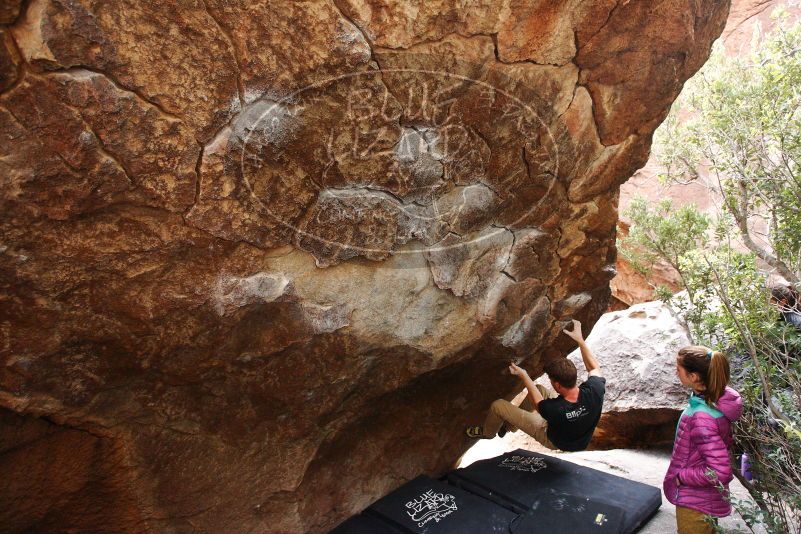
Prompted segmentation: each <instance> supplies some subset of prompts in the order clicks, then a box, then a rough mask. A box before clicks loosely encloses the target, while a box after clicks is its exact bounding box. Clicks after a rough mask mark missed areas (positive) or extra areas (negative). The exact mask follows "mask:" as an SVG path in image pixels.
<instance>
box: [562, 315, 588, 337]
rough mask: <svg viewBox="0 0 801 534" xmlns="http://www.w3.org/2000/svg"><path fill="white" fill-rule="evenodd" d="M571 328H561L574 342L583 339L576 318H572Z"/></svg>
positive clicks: (579, 324)
mask: <svg viewBox="0 0 801 534" xmlns="http://www.w3.org/2000/svg"><path fill="white" fill-rule="evenodd" d="M572 326H573V330H567V329H565V330H562V332H564V333H565V334H566V335H567V336H568V337H569V338H570V339H572V340H573V341H575V342H576V343H581V342H582V341H584V336H583V335H581V323H580V322H578V321H577V320H575V319H573V325H572Z"/></svg>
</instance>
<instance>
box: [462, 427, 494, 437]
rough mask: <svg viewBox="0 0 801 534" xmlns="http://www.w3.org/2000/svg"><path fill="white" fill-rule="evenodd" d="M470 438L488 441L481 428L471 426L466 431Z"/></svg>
mask: <svg viewBox="0 0 801 534" xmlns="http://www.w3.org/2000/svg"><path fill="white" fill-rule="evenodd" d="M464 433H465V434H467V437H468V438H473V439H488V438H487V437H486V436H485V435H484V430H483V429H482V428H481V427H480V426H469V427H467V428H466V429H465V431H464Z"/></svg>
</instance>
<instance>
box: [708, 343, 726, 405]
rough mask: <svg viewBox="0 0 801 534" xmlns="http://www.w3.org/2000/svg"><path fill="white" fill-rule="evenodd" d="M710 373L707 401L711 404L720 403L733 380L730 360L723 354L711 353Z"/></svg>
mask: <svg viewBox="0 0 801 534" xmlns="http://www.w3.org/2000/svg"><path fill="white" fill-rule="evenodd" d="M710 352H711V353H712V354H711V356H710V357H709V371H708V372H707V377H706V401H707V403H709V404H713V403H716V402H718V399H719V398H720V397H721V396H722V395H723V392H724V391H725V390H726V386H727V385H728V384H729V379H730V378H731V370H730V369H729V359H728V358H727V357H726V355H725V354H723V353H722V352H717V351H710Z"/></svg>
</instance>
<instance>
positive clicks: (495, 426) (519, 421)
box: [482, 384, 558, 450]
mask: <svg viewBox="0 0 801 534" xmlns="http://www.w3.org/2000/svg"><path fill="white" fill-rule="evenodd" d="M537 389H538V390H539V392H540V393H541V394H542V396H543V397H545V398H546V399H553V398H556V397H557V394H556V392H554V391H551V390H548V389H546V388H544V387H543V386H541V385H540V384H537ZM504 422H506V423H507V425H506V426H507V428H508V429H509V430H515V429H517V428H519V429H520V430H522V431H523V432H525V433H526V434H528V435H529V436H531V437H532V438H534V439H536V440H537V441H539V442H540V443H541V444H543V445H544V446H546V447H548V448H549V449H553V450H555V449H558V447H557V446H556V445H554V444H553V443H551V440H549V439H548V435H547V434H546V431H547V430H548V421H546V420H545V419H543V417H542V416H541V415H540V414H538V413H537V412H536V411H533V410H532V409H531V400H529V398H528V395H526V399H525V400H524V401H523V402H522V403H521V404H520V406H519V407H518V406H515V405H514V404H512V403H511V402H509V401H507V400H503V399H498V400H496V401H495V402H493V403H492V405H491V406H490V410H489V413H488V414H487V418H486V419H485V420H484V426H483V427H482V428H483V432H484V436H485V437H488V438H494V437H495V434H497V433H498V430H500V428H501V425H502V424H503V423H504Z"/></svg>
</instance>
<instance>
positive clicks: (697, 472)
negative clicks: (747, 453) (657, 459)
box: [662, 387, 743, 517]
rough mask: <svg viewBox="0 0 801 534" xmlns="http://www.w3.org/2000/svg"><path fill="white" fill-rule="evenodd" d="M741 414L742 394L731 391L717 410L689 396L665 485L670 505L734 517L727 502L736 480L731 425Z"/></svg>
mask: <svg viewBox="0 0 801 534" xmlns="http://www.w3.org/2000/svg"><path fill="white" fill-rule="evenodd" d="M742 412H743V400H742V399H741V398H740V394H739V393H737V392H736V391H734V390H733V389H732V388H729V387H727V388H726V391H724V392H723V395H722V396H721V397H720V399H718V402H717V404H716V405H715V408H712V407H711V406H709V405H708V404H707V403H706V401H705V400H704V398H703V397H700V396H698V395H691V396H690V401H689V403H688V405H687V408H685V410H684V412H683V413H682V414H681V419H679V426H678V429H677V430H676V441H675V442H674V444H673V455H672V456H671V458H670V467H668V470H667V473H666V474H665V480H664V482H663V484H662V489H663V490H664V492H665V497H667V500H668V501H670V502H671V503H673V504H675V505H676V506H683V507H685V508H692V509H693V510H698V511H699V512H702V513H705V514H709V515H711V516H715V517H723V516H727V515H729V514H730V513H731V505H730V504H729V502H728V500H727V498H726V497H727V496H728V489H729V482H731V479H732V478H733V474H732V467H731V461H730V460H729V446H730V445H731V443H732V436H731V424H732V423H733V422H735V421H736V420H737V419H739V418H740V415H741V414H742ZM709 471H711V472H712V473H714V475H713V476H712V477H710V476H708V475H707V472H709ZM719 484H722V485H723V487H724V488H726V491H725V494H721V492H720V490H719V489H718V485H719Z"/></svg>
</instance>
